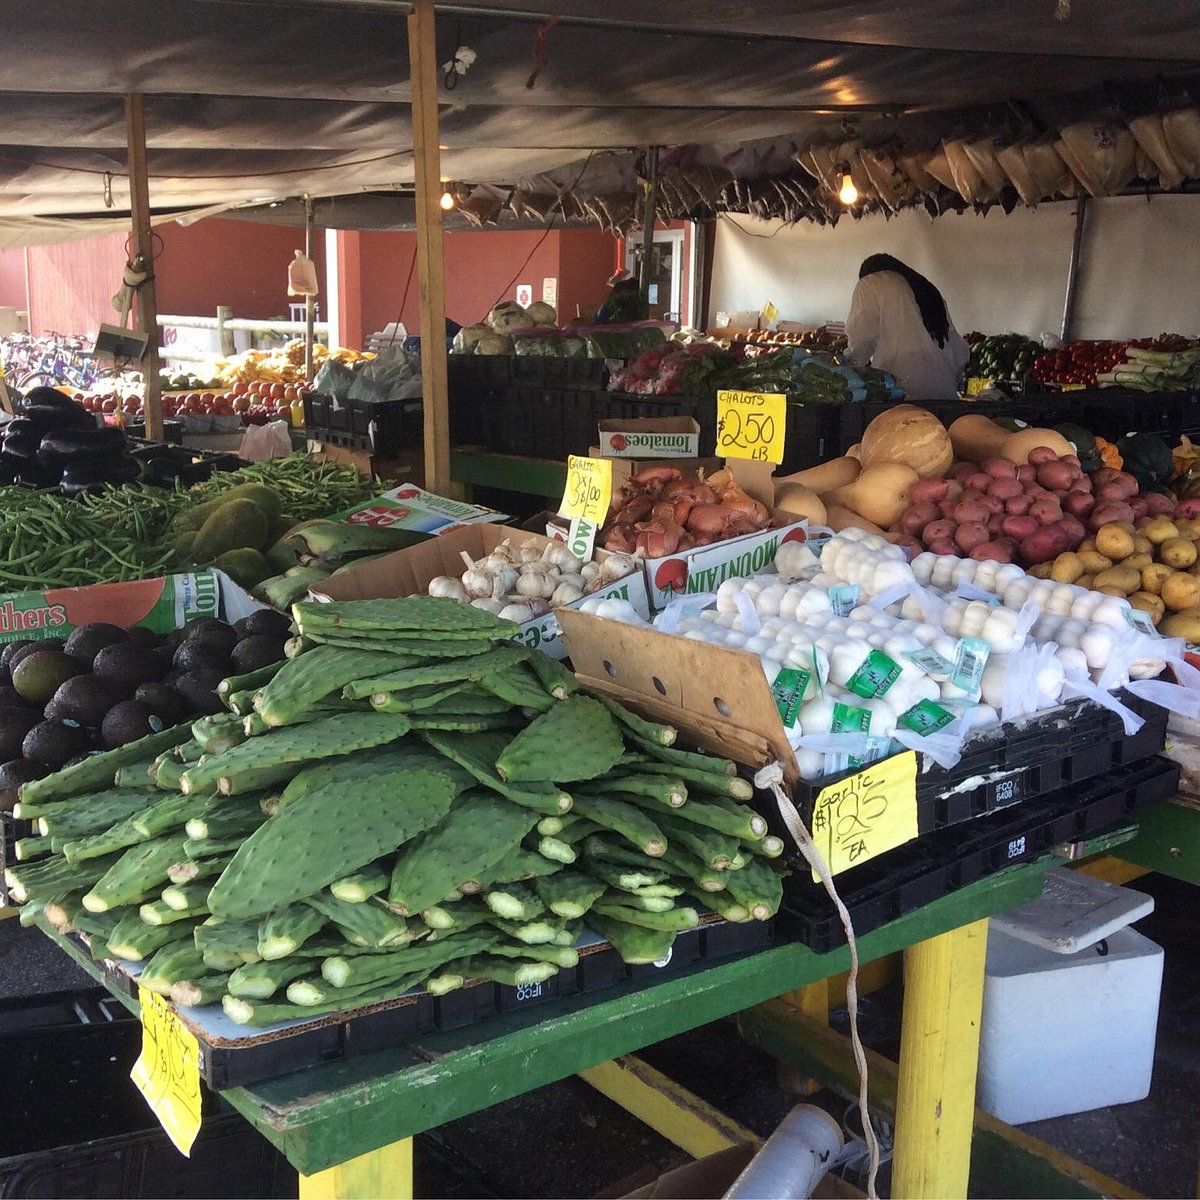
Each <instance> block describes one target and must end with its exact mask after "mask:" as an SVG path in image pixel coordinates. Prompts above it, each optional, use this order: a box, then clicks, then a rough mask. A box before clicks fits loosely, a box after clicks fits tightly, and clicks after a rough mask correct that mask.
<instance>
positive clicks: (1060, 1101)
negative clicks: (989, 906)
mask: <svg viewBox="0 0 1200 1200" xmlns="http://www.w3.org/2000/svg"><path fill="white" fill-rule="evenodd" d="M1153 909H1154V900H1153V899H1152V898H1151V897H1149V896H1146V895H1143V894H1142V893H1140V892H1135V891H1132V890H1131V889H1129V888H1120V887H1115V886H1114V885H1112V884H1110V883H1104V882H1103V881H1102V880H1097V879H1092V878H1090V877H1089V876H1086V875H1080V874H1079V873H1078V872H1075V871H1067V870H1058V871H1051V872H1049V873H1048V874H1047V876H1046V883H1045V889H1044V891H1043V894H1042V896H1041V898H1039V899H1038V900H1034V901H1032V902H1031V903H1030V904H1026V905H1023V906H1022V907H1020V908H1017V909H1013V910H1012V911H1011V912H1008V913H1002V914H1000V915H999V916H997V917H993V918H992V922H991V929H990V932H989V934H988V949H987V971H986V978H985V982H984V993H983V1024H982V1030H981V1036H980V1044H979V1082H978V1092H977V1103H978V1105H979V1107H980V1108H982V1109H984V1110H985V1111H986V1112H989V1113H991V1114H992V1115H993V1116H996V1117H998V1118H1000V1120H1002V1121H1006V1122H1008V1123H1009V1124H1010V1125H1019V1124H1022V1123H1024V1122H1026V1121H1041V1120H1045V1119H1047V1118H1049V1117H1060V1116H1064V1115H1065V1114H1067V1113H1077V1112H1087V1111H1089V1110H1091V1109H1094V1108H1105V1107H1107V1106H1108V1105H1110V1104H1127V1103H1129V1102H1130V1101H1133V1100H1142V1099H1144V1098H1145V1097H1146V1096H1147V1095H1148V1094H1149V1092H1150V1075H1151V1072H1152V1069H1153V1066H1154V1043H1155V1035H1156V1030H1157V1025H1158V1000H1159V993H1160V991H1161V989H1162V967H1163V951H1162V947H1161V946H1158V945H1156V944H1155V943H1154V942H1152V941H1150V939H1149V938H1146V937H1143V936H1142V935H1141V934H1140V933H1137V932H1136V931H1135V930H1133V929H1129V928H1127V927H1126V926H1128V924H1129V923H1130V922H1131V921H1135V920H1137V919H1138V918H1140V917H1143V916H1145V915H1146V914H1147V913H1149V912H1152V911H1153Z"/></svg>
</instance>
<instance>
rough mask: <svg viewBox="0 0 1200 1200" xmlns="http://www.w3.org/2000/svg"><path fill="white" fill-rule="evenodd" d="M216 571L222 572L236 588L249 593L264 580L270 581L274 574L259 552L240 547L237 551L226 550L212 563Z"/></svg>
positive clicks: (247, 547)
mask: <svg viewBox="0 0 1200 1200" xmlns="http://www.w3.org/2000/svg"><path fill="white" fill-rule="evenodd" d="M213 566H214V567H216V568H217V570H218V571H224V572H225V574H226V575H228V576H229V578H230V579H232V580H233V582H234V583H236V584H237V585H238V587H242V588H245V589H246V590H247V591H249V590H250V589H251V588H253V587H257V586H258V585H259V584H260V583H262V581H263V580H264V579H270V578H271V576H272V575H273V574H274V571H272V569H271V566H270V564H269V563H268V562H267V560H266V559H265V558H263V556H262V551H261V550H253V549H251V548H250V547H249V546H242V547H241V548H239V549H237V550H226V551H225V553H224V554H222V555H220V556H219V557H218V558H217V559H216V560H215V561H214V562H213Z"/></svg>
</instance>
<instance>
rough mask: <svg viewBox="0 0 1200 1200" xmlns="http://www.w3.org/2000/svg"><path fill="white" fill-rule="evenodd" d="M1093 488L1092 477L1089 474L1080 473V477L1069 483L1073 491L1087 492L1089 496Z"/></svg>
mask: <svg viewBox="0 0 1200 1200" xmlns="http://www.w3.org/2000/svg"><path fill="white" fill-rule="evenodd" d="M1093 490H1094V488H1093V486H1092V477H1091V476H1090V475H1080V477H1079V478H1078V479H1077V480H1075V482H1074V483H1073V484H1071V491H1073V492H1087V494H1088V495H1089V496H1090V495H1091V494H1092V492H1093Z"/></svg>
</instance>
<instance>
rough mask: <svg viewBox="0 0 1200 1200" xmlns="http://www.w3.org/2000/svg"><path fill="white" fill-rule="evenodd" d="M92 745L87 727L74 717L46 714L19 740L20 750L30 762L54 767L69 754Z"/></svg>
mask: <svg viewBox="0 0 1200 1200" xmlns="http://www.w3.org/2000/svg"><path fill="white" fill-rule="evenodd" d="M91 748H92V739H91V737H90V735H89V734H88V731H87V730H86V729H84V727H83V726H82V725H80V724H78V723H77V722H75V721H63V720H60V719H59V718H58V717H50V718H49V719H48V720H45V721H42V722H41V723H40V724H37V725H35V726H34V727H33V728H32V729H31V730H30V731H29V732H28V733H27V734H26V735H25V740H24V741H23V742H22V743H21V754H22V755H23V756H24V757H25V758H28V759H29V760H30V761H32V762H36V763H41V764H42V765H43V766H47V767H49V768H50V769H51V770H54V771H57V770H58V768H59V767H61V766H64V765H65V764H66V762H67V760H68V759H69V758H74V757H75V755H76V754H85V753H86V752H87V751H88V750H90V749H91Z"/></svg>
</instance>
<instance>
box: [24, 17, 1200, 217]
mask: <svg viewBox="0 0 1200 1200" xmlns="http://www.w3.org/2000/svg"><path fill="white" fill-rule="evenodd" d="M1058 3H1059V0H1006V2H1005V3H1004V4H984V3H981V2H980V0H927V2H925V3H922V4H902V3H896V2H895V0H886V2H885V0H805V2H803V3H790V4H789V3H778V2H777V3H774V4H771V5H768V4H765V3H748V4H747V3H742V4H740V5H729V4H728V0H722V3H717V2H716V0H690V2H689V3H688V4H686V5H685V4H681V3H673V2H672V3H658V4H655V5H648V4H646V3H645V2H644V0H608V3H606V5H605V6H604V7H603V15H602V18H599V19H598V18H597V15H596V9H597V6H596V5H595V4H594V3H591V2H589V0H552V2H547V0H476V2H475V3H473V4H469V5H468V4H459V3H456V2H453V0H451V2H449V3H444V4H443V3H439V4H438V6H437V8H438V30H439V58H440V59H441V60H443V61H445V60H447V59H449V58H450V57H451V56H452V54H453V51H454V48H455V47H456V46H457V45H459V44H463V45H467V46H470V47H471V48H472V49H473V50H474V51H475V52H476V55H477V58H476V61H475V63H474V64H473V65H472V66H471V68H470V69H469V71H468V72H467V74H466V75H465V76H463V77H461V78H459V79H458V80H457V83H456V86H455V87H454V89H453V90H444V91H442V93H441V101H442V108H441V127H440V129H441V140H442V142H443V144H444V145H445V146H446V147H447V149H446V150H445V151H444V152H443V174H444V175H445V176H446V177H448V178H451V179H461V180H469V181H489V182H496V183H504V184H514V183H517V182H519V181H520V180H522V179H524V178H526V177H529V176H532V175H539V174H542V175H544V174H547V173H553V175H554V177H555V178H557V179H559V180H560V181H561V180H562V179H563V178H564V177H568V178H573V177H574V171H575V170H576V165H577V164H579V163H581V162H582V161H583V158H584V156H585V155H586V154H587V153H588V152H589V151H591V150H599V151H601V152H602V153H601V154H600V155H598V156H596V157H595V159H594V161H593V162H592V163H591V164H590V165H589V173H588V178H587V180H586V181H584V184H583V185H581V186H586V185H588V184H591V183H592V182H593V179H594V180H595V186H597V187H602V186H603V185H604V182H605V180H608V181H610V182H611V180H612V179H613V178H617V177H621V178H627V177H628V176H629V164H628V161H627V160H628V156H626V157H625V160H624V161H622V160H618V159H617V158H616V157H614V156H611V155H606V154H605V153H603V152H606V151H614V152H619V151H623V150H627V149H629V148H631V147H636V146H639V145H645V144H649V143H655V144H661V145H668V146H678V145H685V144H692V145H700V146H704V147H708V148H710V151H709V153H708V155H707V161H713V162H715V161H720V156H721V155H722V154H724V153H726V152H728V151H730V150H733V149H735V148H736V147H738V146H740V145H744V144H747V143H754V142H767V141H770V140H771V139H779V140H781V142H782V144H783V146H784V148H785V149H786V148H787V147H788V146H790V144H791V143H793V142H799V143H802V142H804V141H805V140H807V139H809V138H811V137H812V136H814V135H815V134H816V133H817V132H818V131H820V130H823V129H828V128H830V127H831V126H832V127H833V128H835V129H836V128H837V127H838V123H839V121H841V120H842V119H843V118H845V119H851V120H855V121H858V120H860V119H861V120H864V121H870V120H872V119H879V118H880V117H883V116H885V115H886V116H887V117H889V118H891V117H895V116H903V115H905V114H919V115H922V116H924V117H926V118H928V119H935V118H936V119H941V120H942V121H943V122H954V121H957V120H962V119H963V114H964V112H965V111H966V110H968V109H971V108H975V109H978V108H979V106H983V107H984V109H985V110H986V108H987V106H996V108H997V109H998V110H1005V111H1007V110H1006V105H1007V102H1008V101H1010V100H1020V101H1022V102H1024V103H1025V104H1027V105H1029V106H1030V111H1032V112H1033V113H1034V114H1037V113H1038V112H1039V111H1043V112H1045V111H1052V110H1053V109H1054V106H1055V105H1056V104H1059V103H1060V102H1061V98H1062V97H1065V96H1072V97H1078V98H1079V100H1078V103H1080V104H1087V105H1093V106H1095V105H1101V104H1104V103H1105V102H1111V101H1112V99H1113V96H1114V95H1115V94H1123V93H1122V92H1121V89H1129V88H1134V87H1137V86H1141V87H1143V88H1147V87H1148V88H1150V89H1151V90H1152V91H1153V92H1154V93H1155V94H1157V93H1158V92H1160V91H1161V92H1162V93H1163V95H1165V96H1175V95H1178V94H1180V87H1181V86H1182V83H1183V82H1185V81H1186V78H1187V76H1188V74H1189V73H1191V72H1196V71H1197V70H1200V23H1197V22H1196V21H1195V4H1194V3H1192V2H1190V0H1157V2H1156V3H1155V4H1153V5H1146V4H1144V3H1138V4H1135V3H1133V0H1069V5H1068V7H1069V10H1070V15H1069V17H1068V19H1066V20H1058V19H1056V18H1055V11H1056V6H1057V5H1058ZM405 9H406V6H405V5H404V4H402V3H399V0H397V2H396V3H395V4H389V3H388V2H387V0H370V2H367V3H362V2H360V3H355V2H354V0H168V2H166V3H164V2H163V0H106V2H105V3H103V4H95V3H94V2H92V0H5V2H4V4H3V7H2V8H0V33H2V35H3V45H4V47H5V53H4V55H3V56H0V113H2V114H3V120H2V121H0V219H7V220H8V221H9V222H10V224H9V226H8V229H9V233H8V234H7V236H9V237H12V236H14V234H13V233H12V232H11V231H12V229H13V228H14V226H12V224H11V222H13V221H17V220H19V219H21V218H27V217H35V216H37V217H45V216H63V217H65V216H70V215H72V214H80V215H82V214H93V215H94V214H101V215H103V214H104V211H105V203H104V199H103V192H104V186H105V173H106V172H111V173H112V176H113V179H112V215H114V216H115V215H117V214H118V213H119V212H122V211H124V210H126V209H127V207H128V187H127V184H126V181H125V179H124V177H123V175H124V170H125V156H124V115H123V107H122V101H121V95H122V93H124V92H125V91H128V90H136V91H141V92H142V93H143V94H144V95H145V96H146V123H147V131H148V145H149V154H148V158H149V167H150V173H151V200H152V203H153V204H154V205H155V206H156V207H157V208H159V209H162V208H168V207H186V208H194V207H198V206H206V205H219V204H239V203H247V202H253V201H261V200H263V199H267V198H269V199H279V198H284V197H288V196H296V195H299V194H303V193H308V194H311V195H314V196H330V195H338V194H355V193H359V194H361V193H367V192H380V191H387V190H389V189H396V188H404V187H406V186H411V184H412V182H413V164H412V154H411V150H412V134H411V121H410V111H409V98H410V91H409V79H408V54H407V45H406V38H405V31H406V25H405V20H404V16H405ZM550 12H556V13H560V14H562V22H561V23H560V24H559V25H558V26H557V27H555V28H554V29H553V30H551V31H550V32H549V34H548V36H547V39H546V48H547V55H548V57H547V61H546V64H545V67H544V69H543V70H542V72H541V73H540V75H539V76H538V78H537V80H536V83H535V85H534V86H533V87H532V88H529V87H526V81H527V80H528V78H529V75H530V72H531V69H532V65H533V56H532V50H533V44H534V37H535V34H536V30H537V28H538V25H537V22H538V20H539V19H540V18H541V17H542V16H544V15H545V14H547V13H550ZM983 47H986V49H985V48H983ZM1106 89H1108V90H1106ZM1113 89H1116V91H1115V92H1114V91H1113ZM750 161H751V156H749V155H746V156H744V157H743V158H742V159H741V160H740V161H739V162H738V163H736V164H735V169H737V170H738V171H739V172H741V171H742V170H743V169H744V167H743V164H744V163H747V162H750ZM32 228H33V227H31V229H32ZM45 228H46V227H45V226H42V229H43V231H44V230H45ZM30 240H38V238H37V236H36V234H34V233H33V232H31V235H30Z"/></svg>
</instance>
